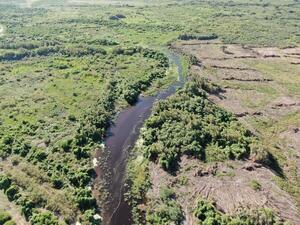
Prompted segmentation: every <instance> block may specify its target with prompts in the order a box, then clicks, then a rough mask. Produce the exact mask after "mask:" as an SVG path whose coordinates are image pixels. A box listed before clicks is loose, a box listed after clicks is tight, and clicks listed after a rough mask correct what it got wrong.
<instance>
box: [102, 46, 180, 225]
mask: <svg viewBox="0 0 300 225" xmlns="http://www.w3.org/2000/svg"><path fill="white" fill-rule="evenodd" d="M165 54H166V55H167V56H168V58H169V64H170V68H171V69H168V73H172V72H173V73H174V72H176V74H177V77H178V79H177V81H175V82H173V83H172V84H171V85H170V86H169V87H168V88H166V89H164V90H162V91H159V92H158V93H157V94H156V95H152V96H148V97H146V96H143V97H139V100H138V101H137V103H136V104H135V105H133V106H131V107H129V108H125V109H124V110H122V111H121V112H120V113H119V114H118V116H117V118H116V120H115V121H114V124H113V125H112V127H111V128H110V129H109V131H108V134H109V135H108V137H107V139H106V140H105V146H106V148H105V150H104V151H103V152H102V154H98V157H101V158H107V161H106V162H105V166H104V165H101V167H102V170H105V171H102V172H101V169H99V168H98V170H99V174H102V176H104V183H106V185H107V192H108V200H107V202H108V204H106V205H105V207H103V208H104V211H103V213H102V216H103V224H105V225H106V224H109V225H114V224H116V225H120V224H122V225H126V224H131V221H130V211H131V209H130V207H129V206H128V204H127V203H126V202H125V201H124V196H123V194H124V193H125V192H126V191H125V189H124V178H125V175H126V165H127V164H126V163H127V159H128V155H129V153H130V150H131V148H132V147H133V146H134V144H135V142H136V140H137V138H138V136H139V133H140V128H141V127H142V126H143V122H144V121H145V120H146V119H147V118H148V117H149V116H150V113H151V109H152V106H153V104H154V103H155V102H156V101H158V100H161V99H165V98H167V97H168V96H170V95H172V94H173V93H175V91H176V89H177V88H178V87H181V86H182V85H183V84H184V76H183V74H184V68H183V66H182V63H181V56H180V55H178V54H177V53H175V52H172V51H168V52H166V53H165ZM174 68H176V71H175V70H174ZM168 76H173V75H172V74H169V75H168ZM166 79H169V78H166ZM166 84H167V83H165V84H164V86H166ZM103 154H104V155H103ZM104 168H105V169H104ZM96 170H97V169H96ZM100 176H101V175H100Z"/></svg>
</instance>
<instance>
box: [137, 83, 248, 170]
mask: <svg viewBox="0 0 300 225" xmlns="http://www.w3.org/2000/svg"><path fill="white" fill-rule="evenodd" d="M145 128H146V129H145V130H144V131H143V133H142V137H143V140H144V148H143V149H144V154H145V157H146V158H149V159H152V160H154V161H157V162H158V163H159V164H161V165H162V167H163V168H165V169H167V170H174V169H176V167H177V162H178V159H179V157H180V156H181V155H182V154H188V155H193V156H195V157H197V158H199V159H202V160H205V161H223V160H227V159H242V158H244V157H248V155H249V152H250V147H249V144H250V143H251V142H252V141H253V138H252V137H251V135H250V132H248V131H247V130H246V129H245V128H243V127H242V126H241V125H240V124H239V122H238V121H237V120H236V119H235V118H234V117H233V115H232V114H231V113H229V112H226V111H225V110H223V109H221V108H219V107H217V106H216V105H214V104H213V103H211V102H210V101H209V100H208V99H207V97H206V93H205V92H204V91H203V90H202V89H201V86H200V87H199V84H197V83H196V82H189V83H187V84H186V86H185V87H184V88H183V89H182V90H179V91H178V92H177V93H176V94H175V95H174V96H172V97H170V98H168V99H167V100H164V101H160V102H158V103H157V104H156V106H155V107H154V109H153V113H152V115H151V117H150V118H149V119H148V120H147V121H146V123H145Z"/></svg>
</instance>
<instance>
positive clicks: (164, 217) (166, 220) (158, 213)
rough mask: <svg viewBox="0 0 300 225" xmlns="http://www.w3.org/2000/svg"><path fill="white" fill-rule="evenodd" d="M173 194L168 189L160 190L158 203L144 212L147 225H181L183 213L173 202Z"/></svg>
mask: <svg viewBox="0 0 300 225" xmlns="http://www.w3.org/2000/svg"><path fill="white" fill-rule="evenodd" d="M174 198H175V193H174V191H173V190H171V189H170V188H168V187H163V188H162V189H161V190H160V201H159V202H158V203H156V205H155V206H154V207H153V208H151V209H150V210H148V211H147V212H146V221H147V223H146V224H147V225H150V224H151V225H169V224H175V225H179V224H181V222H182V220H183V212H182V209H181V207H180V205H179V204H178V203H177V202H176V201H175V199H174Z"/></svg>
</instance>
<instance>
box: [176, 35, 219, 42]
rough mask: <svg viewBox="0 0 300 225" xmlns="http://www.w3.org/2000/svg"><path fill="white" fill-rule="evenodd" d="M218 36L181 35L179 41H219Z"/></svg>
mask: <svg viewBox="0 0 300 225" xmlns="http://www.w3.org/2000/svg"><path fill="white" fill-rule="evenodd" d="M217 38H218V35H216V34H209V35H195V34H181V35H179V37H178V39H179V40H184V41H187V40H203V41H205V40H213V39H217Z"/></svg>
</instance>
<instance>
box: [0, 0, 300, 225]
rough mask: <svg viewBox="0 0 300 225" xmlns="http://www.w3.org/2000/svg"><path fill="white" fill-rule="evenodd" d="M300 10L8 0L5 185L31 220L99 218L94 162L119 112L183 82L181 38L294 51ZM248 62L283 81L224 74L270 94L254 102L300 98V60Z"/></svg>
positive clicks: (0, 184) (3, 70)
mask: <svg viewBox="0 0 300 225" xmlns="http://www.w3.org/2000/svg"><path fill="white" fill-rule="evenodd" d="M299 14H300V7H299V3H298V2H297V1H294V0H285V1H280V0H272V1H271V0H263V1H259V0H257V1H256V0H255V1H251V3H249V1H246V0H234V1H230V2H228V1H225V0H224V1H223V0H215V1H208V0H207V1H206V0H204V1H193V0H184V1H176V0H164V1H157V0H155V1H142V0H132V1H131V0H128V1H105V0H101V1H95V0H74V1H72V0H69V1H59V0H51V1H47V0H26V1H25V0H13V1H9V2H8V1H1V0H0V18H1V20H0V143H1V144H0V157H1V158H2V159H3V161H1V164H0V189H3V190H4V192H5V194H6V195H7V196H8V199H9V200H10V201H12V202H13V204H15V205H17V209H16V210H19V211H20V214H21V215H22V216H23V217H24V219H26V220H27V221H29V222H30V223H31V224H43V223H44V224H45V222H43V221H46V220H49V221H52V222H51V223H49V224H58V223H59V224H75V223H76V221H80V222H81V224H83V225H85V224H97V223H98V222H99V221H98V219H94V215H95V214H97V213H101V205H99V204H98V205H96V200H95V198H94V197H93V196H92V193H91V190H90V187H91V184H92V181H93V178H94V176H95V173H94V171H93V166H92V160H91V158H92V156H93V154H94V151H95V149H99V148H101V144H102V142H103V140H104V137H105V132H106V130H107V128H108V127H109V123H110V121H111V120H113V118H114V116H115V115H116V112H118V110H119V109H120V108H123V107H126V106H128V105H131V104H134V103H135V101H136V100H137V97H138V95H139V94H144V95H150V94H153V93H154V92H156V91H157V90H159V89H161V88H163V87H166V86H168V84H170V83H171V82H173V81H174V80H175V79H176V71H174V70H175V69H174V68H173V67H172V65H169V64H168V59H167V57H166V56H165V55H164V54H163V51H164V49H165V48H166V47H168V46H170V45H171V43H173V42H174V41H176V40H177V39H178V37H179V36H180V35H182V34H189V35H194V36H202V37H203V36H216V37H218V40H219V41H221V42H222V43H224V44H234V43H236V44H242V45H246V46H249V47H268V46H276V47H279V48H284V47H297V46H299V43H300V34H299V30H300V27H299V22H298V17H299ZM188 58H189V57H188V56H186V55H185V56H183V59H184V60H183V62H184V63H185V65H184V67H185V69H187V68H188V67H189V65H188V63H187V62H188V60H187V59H188ZM241 61H243V63H245V64H247V65H248V66H250V67H252V68H255V69H256V70H257V71H260V72H261V73H263V74H264V76H265V77H267V78H269V79H272V80H275V81H276V83H277V84H278V86H279V87H283V88H281V89H280V88H278V86H269V85H261V86H259V87H258V86H256V85H255V84H253V87H252V86H251V85H249V84H247V85H244V86H243V85H241V84H238V85H235V84H234V82H227V81H226V82H227V83H226V82H224V85H230V87H232V88H234V87H237V86H238V88H240V89H241V90H248V89H255V90H257V91H258V92H259V93H260V94H261V95H262V96H263V97H262V98H261V99H259V100H255V99H251V98H245V99H244V100H243V104H244V105H245V106H246V107H250V108H254V109H259V108H262V107H263V106H264V105H265V104H268V103H269V102H272V101H273V100H274V99H276V98H277V97H278V96H281V95H287V96H293V97H299V95H300V89H299V86H298V83H299V81H300V80H299V77H297V75H298V74H299V70H295V69H294V68H295V67H294V66H293V65H291V64H289V63H288V62H285V63H284V62H280V63H278V62H277V61H276V59H275V60H274V61H272V62H267V63H266V62H265V61H262V60H259V59H257V60H251V62H248V61H247V60H244V59H241ZM214 72H215V71H214V69H212V70H211V71H210V73H212V74H214ZM295 77H296V78H295ZM297 120H298V114H294V115H291V116H290V117H288V116H287V117H284V119H283V120H282V121H281V122H280V123H278V124H275V125H274V124H273V126H278V127H282V126H284V124H286V123H295V121H297ZM285 121H293V122H285ZM253 124H254V125H255V126H257V127H259V126H260V125H261V124H263V125H261V126H262V128H261V129H262V130H261V131H262V133H264V132H263V131H264V129H266V130H268V131H267V132H266V134H269V133H270V132H269V130H273V129H275V128H273V126H265V125H264V123H261V121H258V122H254V123H253ZM276 129H277V128H276ZM280 129H281V128H278V130H280ZM266 138H267V137H266ZM274 151H275V150H274ZM274 154H276V152H275V153H274ZM284 162H285V160H284V159H283V163H284ZM142 165H143V166H145V165H144V164H142ZM143 171H144V170H143ZM139 179H140V180H143V177H140V178H139ZM295 179H296V178H295ZM279 182H280V181H279ZM284 184H285V183H284ZM293 187H294V186H293V185H292V186H285V187H283V188H285V189H291V188H293ZM293 191H294V192H297V191H298V190H296V191H295V190H293ZM100 195H101V193H100ZM296 196H297V195H296ZM1 197H2V196H1ZM0 206H1V203H0ZM0 209H1V207H0ZM13 218H15V217H14V216H13ZM15 222H16V223H17V224H18V225H20V224H22V223H19V222H18V221H15Z"/></svg>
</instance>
